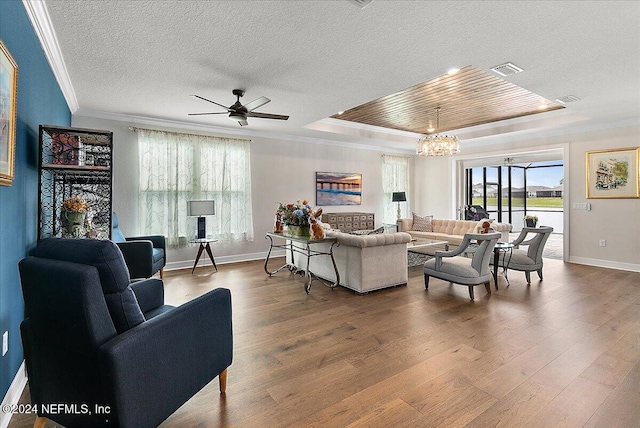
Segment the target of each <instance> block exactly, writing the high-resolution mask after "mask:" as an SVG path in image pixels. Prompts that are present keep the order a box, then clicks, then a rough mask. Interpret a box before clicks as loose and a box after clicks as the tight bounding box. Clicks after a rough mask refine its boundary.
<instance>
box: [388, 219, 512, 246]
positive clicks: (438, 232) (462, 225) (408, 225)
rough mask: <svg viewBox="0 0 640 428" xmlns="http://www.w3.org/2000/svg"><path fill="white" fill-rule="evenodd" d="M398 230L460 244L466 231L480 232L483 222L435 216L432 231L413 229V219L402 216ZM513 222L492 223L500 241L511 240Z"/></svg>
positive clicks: (414, 235) (420, 236) (418, 236)
mask: <svg viewBox="0 0 640 428" xmlns="http://www.w3.org/2000/svg"><path fill="white" fill-rule="evenodd" d="M397 224H398V231H400V232H406V233H408V234H410V235H411V236H412V237H413V238H428V239H441V240H443V241H447V242H448V243H449V244H452V245H460V243H462V238H463V237H464V234H465V233H478V232H479V230H478V228H479V227H480V225H481V224H482V220H481V221H474V220H442V219H437V218H434V219H433V220H432V221H431V226H432V229H433V231H432V232H418V231H415V230H412V229H413V219H411V218H401V219H399V220H398V222H397ZM511 227H512V226H511V224H509V223H497V222H495V221H494V222H493V223H491V228H492V229H493V230H494V231H496V232H500V234H501V235H502V238H500V240H499V241H500V242H509V232H511Z"/></svg>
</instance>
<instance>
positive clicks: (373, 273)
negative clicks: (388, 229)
mask: <svg viewBox="0 0 640 428" xmlns="http://www.w3.org/2000/svg"><path fill="white" fill-rule="evenodd" d="M326 235H327V237H336V238H338V245H336V246H334V247H333V255H334V259H335V261H336V266H337V267H338V273H339V274H340V285H341V286H343V287H346V288H350V289H352V290H354V291H357V292H358V293H366V292H369V291H373V290H378V289H381V288H386V287H394V286H396V285H404V284H406V283H407V279H408V276H407V272H408V271H407V243H409V242H410V241H411V235H409V234H408V233H402V232H397V233H380V234H376V235H350V234H348V233H342V232H335V231H327V232H326ZM300 245H302V244H300ZM330 246H331V244H326V243H318V244H314V247H313V248H316V249H319V250H320V249H321V250H323V251H328V250H329V248H330ZM290 257H291V255H290V252H287V262H291V260H290ZM293 264H295V266H296V267H298V268H299V269H303V270H306V269H307V266H306V264H307V260H306V257H305V256H303V255H301V254H298V253H297V252H295V253H294V263H293ZM309 264H310V266H311V272H313V273H314V274H315V275H316V276H319V277H320V278H323V279H325V280H328V281H330V282H334V281H335V280H336V274H335V271H334V269H333V265H332V264H331V259H330V258H329V257H327V256H318V257H312V258H311V261H310V262H309Z"/></svg>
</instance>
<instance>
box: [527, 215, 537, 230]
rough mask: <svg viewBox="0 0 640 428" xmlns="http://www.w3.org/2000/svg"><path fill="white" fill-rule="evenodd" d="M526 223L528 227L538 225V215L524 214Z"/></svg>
mask: <svg viewBox="0 0 640 428" xmlns="http://www.w3.org/2000/svg"><path fill="white" fill-rule="evenodd" d="M524 223H525V224H526V225H527V227H536V224H538V216H535V215H526V216H524Z"/></svg>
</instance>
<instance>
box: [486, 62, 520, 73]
mask: <svg viewBox="0 0 640 428" xmlns="http://www.w3.org/2000/svg"><path fill="white" fill-rule="evenodd" d="M491 71H493V72H495V73H498V74H499V75H500V76H511V75H512V74H518V73H520V72H522V71H523V70H522V69H521V68H520V67H518V66H517V65H515V64H512V63H510V62H508V63H506V64H502V65H497V66H495V67H493V68H491Z"/></svg>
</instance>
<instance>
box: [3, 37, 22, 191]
mask: <svg viewBox="0 0 640 428" xmlns="http://www.w3.org/2000/svg"><path fill="white" fill-rule="evenodd" d="M17 91H18V64H16V62H15V61H14V59H13V57H12V56H11V54H10V53H9V50H8V49H7V47H6V46H5V45H4V43H2V40H0V184H2V185H5V186H10V185H11V183H12V182H13V177H14V175H15V172H14V168H15V150H16V99H17V97H18V92H17Z"/></svg>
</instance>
